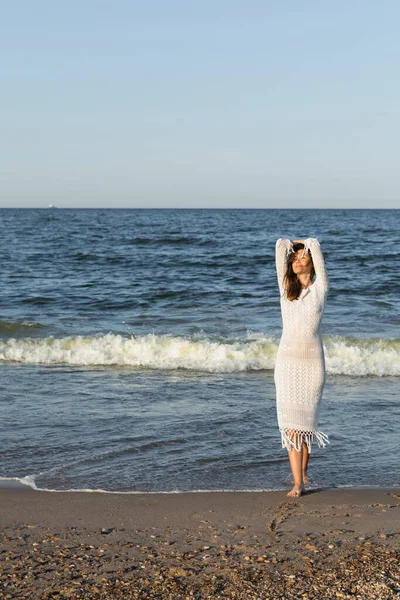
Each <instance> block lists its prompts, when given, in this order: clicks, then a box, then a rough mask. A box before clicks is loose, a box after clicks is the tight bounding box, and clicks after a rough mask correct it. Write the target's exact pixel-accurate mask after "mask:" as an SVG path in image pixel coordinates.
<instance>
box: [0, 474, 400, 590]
mask: <svg viewBox="0 0 400 600" xmlns="http://www.w3.org/2000/svg"><path fill="white" fill-rule="evenodd" d="M0 522H1V553H0V557H1V558H0V561H1V576H0V583H1V587H0V590H1V591H0V598H24V599H25V598H26V599H34V598H35V599H36V598H38V599H39V598H40V599H50V598H51V599H53V598H54V599H55V598H72V599H75V598H76V599H78V598H85V599H88V598H90V599H96V600H97V599H107V600H108V599H117V598H118V599H121V600H122V599H125V598H127V599H128V598H137V599H139V598H140V599H145V598H146V599H147V598H148V599H152V598H159V599H164V598H165V599H171V600H180V599H186V598H199V599H200V598H231V599H249V600H250V599H271V600H272V599H276V598H285V599H291V598H315V599H318V600H321V599H323V598H353V599H354V598H360V599H363V600H366V599H368V598H374V599H379V600H385V599H388V600H389V599H394V598H398V597H399V593H400V568H399V558H400V556H399V555H400V552H399V539H400V490H399V489H398V488H388V489H382V488H381V489H350V488H347V489H346V488H341V489H340V488H338V489H327V490H313V491H310V492H309V493H307V494H306V495H304V496H303V497H301V498H300V499H290V498H288V497H287V496H286V493H285V492H280V491H279V492H197V493H180V494H114V493H113V494H107V493H101V492H45V491H36V490H32V489H29V488H26V487H23V486H19V485H15V486H10V485H7V486H3V487H2V488H0Z"/></svg>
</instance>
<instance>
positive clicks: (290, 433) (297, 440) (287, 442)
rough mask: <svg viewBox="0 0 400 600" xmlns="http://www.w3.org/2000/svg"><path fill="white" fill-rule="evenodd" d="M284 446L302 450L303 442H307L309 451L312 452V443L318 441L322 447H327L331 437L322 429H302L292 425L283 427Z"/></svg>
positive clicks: (298, 450)
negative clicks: (294, 427)
mask: <svg viewBox="0 0 400 600" xmlns="http://www.w3.org/2000/svg"><path fill="white" fill-rule="evenodd" d="M280 432H281V437H282V448H287V450H292V448H294V449H295V450H297V452H300V450H301V447H302V445H303V444H306V446H307V448H308V452H309V453H311V444H312V443H313V442H314V441H316V442H317V444H318V446H319V447H320V448H325V446H326V445H327V444H329V438H328V436H327V435H326V434H325V433H322V431H300V430H298V429H292V428H290V427H286V428H281V429H280Z"/></svg>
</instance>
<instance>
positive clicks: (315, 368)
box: [275, 238, 329, 451]
mask: <svg viewBox="0 0 400 600" xmlns="http://www.w3.org/2000/svg"><path fill="white" fill-rule="evenodd" d="M304 245H305V249H306V250H309V251H310V252H311V256H312V259H313V263H314V269H315V274H316V278H315V281H314V283H313V284H312V285H311V286H310V287H308V288H307V289H305V290H303V291H302V293H301V295H300V297H299V298H298V299H297V300H293V301H290V300H288V299H287V298H286V296H285V292H284V288H283V279H284V276H285V273H286V267H287V261H288V257H289V255H290V254H291V253H292V252H293V244H292V242H291V241H290V240H287V239H279V240H278V241H277V242H276V271H277V275H278V284H279V290H280V294H281V310H282V321H283V330H282V337H281V341H280V344H279V348H278V354H277V357H276V364H275V385H276V406H277V415H278V425H279V430H280V432H281V436H282V447H283V448H287V449H288V450H289V449H290V448H293V447H294V448H296V449H297V450H298V451H300V449H301V445H302V443H303V442H305V443H306V444H307V447H308V450H309V451H311V444H312V442H313V441H314V440H316V441H317V442H318V445H319V446H325V445H326V444H327V443H329V440H328V437H327V436H326V435H325V434H324V433H322V432H321V431H318V420H319V408H320V401H321V396H322V390H323V387H324V383H325V360H324V350H323V346H322V339H321V334H320V324H321V319H322V315H323V312H324V306H325V298H326V294H327V291H328V279H327V276H326V271H325V263H324V258H323V256H322V252H321V248H320V245H319V243H318V240H316V239H314V238H308V239H307V240H304ZM293 431H295V432H296V434H295V435H293ZM288 433H291V435H288Z"/></svg>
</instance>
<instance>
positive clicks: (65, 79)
mask: <svg viewBox="0 0 400 600" xmlns="http://www.w3.org/2000/svg"><path fill="white" fill-rule="evenodd" d="M399 22H400V2H398V0H381V1H380V2H377V1H376V0H374V1H369V0H335V1H334V2H333V1H328V0H283V1H280V2H278V1H276V0H273V1H272V0H241V1H237V0H179V1H178V0H140V1H139V0H108V1H104V0H79V1H77V0H68V2H54V0H48V1H47V0H35V2H32V0H17V1H15V2H3V3H2V6H1V22H0V77H1V88H2V92H1V111H0V126H1V135H0V207H46V206H48V204H49V203H51V204H54V205H56V206H58V207H60V208H62V207H83V208H86V207H93V208H95V207H108V208H113V207H121V208H122V207H132V208H136V207H144V208H147V207H155V208H156V207H192V208H201V207H204V208H208V207H215V208H218V207H221V208H241V207H244V208H252V207H254V208H342V207H346V208H400V169H399V167H398V163H399V144H400V73H399V70H400V66H399V65H400V36H399V33H398V24H399Z"/></svg>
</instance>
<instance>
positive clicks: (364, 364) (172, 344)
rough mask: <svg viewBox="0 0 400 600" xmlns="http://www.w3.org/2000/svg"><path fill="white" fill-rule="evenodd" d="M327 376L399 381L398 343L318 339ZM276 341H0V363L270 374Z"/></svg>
mask: <svg viewBox="0 0 400 600" xmlns="http://www.w3.org/2000/svg"><path fill="white" fill-rule="evenodd" d="M324 346H325V356H326V367H327V372H328V374H331V375H352V376H357V377H362V376H368V375H369V376H380V377H381V376H399V375H400V340H399V339H373V338H369V339H365V340H361V339H354V338H348V337H341V336H337V337H329V336H326V337H324ZM277 347H278V341H277V340H276V339H274V338H272V337H268V336H266V335H264V334H252V335H249V336H248V337H247V338H240V339H226V338H225V339H208V338H205V337H202V338H201V337H198V336H193V337H177V336H175V337H172V336H168V335H153V334H149V335H142V336H131V337H123V336H121V335H114V334H111V333H109V334H107V335H101V336H92V337H89V336H88V337H81V336H76V337H65V338H54V337H47V338H24V339H14V338H12V339H9V340H7V341H2V342H0V361H3V362H20V363H25V364H35V363H36V364H54V365H65V364H66V365H77V366H83V367H85V366H95V365H102V366H111V365H117V366H130V367H141V368H149V369H158V370H173V369H187V370H190V371H205V372H211V373H234V372H240V371H253V370H271V369H273V368H274V364H275V356H276V351H277Z"/></svg>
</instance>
